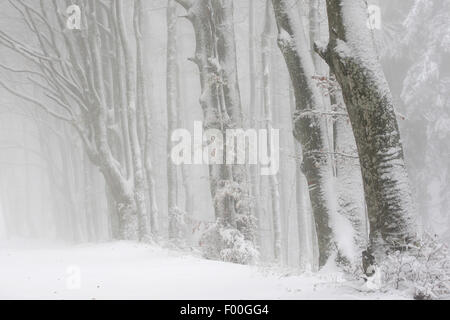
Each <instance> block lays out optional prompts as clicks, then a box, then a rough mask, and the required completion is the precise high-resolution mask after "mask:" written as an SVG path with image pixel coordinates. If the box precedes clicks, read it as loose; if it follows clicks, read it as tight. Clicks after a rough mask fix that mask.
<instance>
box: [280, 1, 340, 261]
mask: <svg viewBox="0 0 450 320" xmlns="http://www.w3.org/2000/svg"><path fill="white" fill-rule="evenodd" d="M272 3H273V7H274V10H275V17H276V21H277V26H278V45H279V47H280V50H281V51H282V53H283V55H284V58H285V61H286V64H287V67H288V70H289V74H290V77H291V81H292V86H293V88H294V94H295V103H296V110H295V114H294V136H295V138H296V139H297V140H298V141H299V142H300V144H301V147H302V153H303V163H302V168H303V171H304V173H305V175H306V179H307V182H308V187H309V195H310V199H311V205H312V210H313V214H314V221H315V224H316V229H317V237H318V244H319V265H320V266H323V265H324V264H325V263H326V262H327V260H328V258H329V256H330V254H331V250H332V241H333V231H332V228H331V224H332V221H331V220H330V219H333V216H335V215H336V201H335V198H334V194H333V188H334V187H333V171H332V167H331V159H330V148H329V142H328V139H327V134H326V121H325V120H324V119H323V117H320V116H318V115H319V114H320V112H322V111H323V110H324V103H323V99H322V97H321V95H320V92H319V90H318V88H317V86H316V84H315V83H314V81H313V76H314V75H315V68H314V63H313V59H312V56H311V53H310V51H309V50H308V47H309V46H308V42H307V39H306V38H305V33H304V31H305V30H304V27H303V23H302V21H301V20H300V17H299V15H298V12H295V11H294V10H292V7H293V3H292V2H291V1H289V0H288V1H286V0H273V1H272Z"/></svg>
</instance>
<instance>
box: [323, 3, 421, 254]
mask: <svg viewBox="0 0 450 320" xmlns="http://www.w3.org/2000/svg"><path fill="white" fill-rule="evenodd" d="M327 12H328V21H329V28H330V42H329V44H328V47H327V48H317V47H316V51H317V52H318V53H319V54H320V55H321V56H322V57H323V58H324V60H325V61H326V62H327V63H328V65H329V66H330V68H331V70H332V71H333V73H334V74H335V75H336V78H337V80H338V82H339V84H340V85H341V87H342V92H343V96H344V101H345V104H346V106H347V110H348V114H349V116H350V121H351V123H352V127H353V132H354V135H355V139H356V144H357V146H358V153H359V159H360V164H361V170H362V176H363V182H364V192H365V198H366V203H367V209H368V216H369V221H370V241H371V245H372V246H375V247H372V249H376V248H377V247H378V246H379V245H381V244H382V243H385V244H387V245H388V247H390V248H393V249H394V248H402V247H403V246H404V245H405V243H408V242H409V241H410V240H411V239H413V238H414V237H415V231H416V229H415V227H414V224H415V222H414V218H413V217H414V205H413V201H412V198H411V192H410V187H409V179H408V175H407V172H406V166H405V161H404V155H403V147H402V143H401V139H400V133H399V129H398V123H397V119H396V116H395V110H394V105H393V100H392V96H391V92H390V90H389V87H388V84H387V81H386V79H385V76H384V74H383V71H382V70H381V65H380V63H379V61H378V57H377V54H376V50H375V47H374V43H373V38H372V34H371V31H370V30H369V29H368V28H367V27H366V20H367V5H366V1H364V0H327Z"/></svg>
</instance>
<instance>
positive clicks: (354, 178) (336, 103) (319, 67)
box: [309, 0, 368, 263]
mask: <svg viewBox="0 0 450 320" xmlns="http://www.w3.org/2000/svg"><path fill="white" fill-rule="evenodd" d="M326 14H327V13H326V3H325V2H323V1H319V0H310V12H309V28H310V33H309V34H310V47H311V48H313V47H314V43H315V42H321V41H322V40H324V39H327V38H328V21H327V19H326ZM312 54H313V60H314V65H315V67H316V76H317V79H318V81H319V83H318V85H319V86H320V82H324V83H322V84H323V86H324V87H323V88H322V89H321V91H322V98H323V100H324V104H325V111H326V112H325V113H324V115H323V117H325V118H326V119H327V123H328V139H329V141H330V146H331V145H332V146H333V147H332V148H331V149H332V150H333V154H332V159H333V171H334V174H335V176H336V196H337V200H338V212H339V213H340V215H341V216H342V217H343V218H345V219H346V220H348V222H350V224H351V226H352V228H353V235H354V236H353V245H346V250H345V252H341V254H342V255H344V256H345V258H347V259H349V260H350V262H352V263H354V262H358V261H359V260H360V257H361V252H362V251H363V250H364V249H365V248H366V247H367V237H368V231H367V219H366V210H365V203H364V193H363V186H362V177H361V170H360V167H359V161H358V155H357V152H356V143H355V139H354V137H353V132H352V128H351V124H350V121H349V119H348V117H347V116H346V111H345V103H344V100H343V98H342V93H341V91H340V89H339V88H338V85H337V84H336V83H335V81H334V80H333V76H332V75H330V70H329V67H328V65H327V64H326V62H325V61H324V60H323V59H322V58H321V57H320V55H318V54H317V53H315V52H313V53H312ZM321 79H322V80H321ZM336 233H337V234H336V237H339V238H344V237H347V236H349V230H346V229H344V228H340V230H336Z"/></svg>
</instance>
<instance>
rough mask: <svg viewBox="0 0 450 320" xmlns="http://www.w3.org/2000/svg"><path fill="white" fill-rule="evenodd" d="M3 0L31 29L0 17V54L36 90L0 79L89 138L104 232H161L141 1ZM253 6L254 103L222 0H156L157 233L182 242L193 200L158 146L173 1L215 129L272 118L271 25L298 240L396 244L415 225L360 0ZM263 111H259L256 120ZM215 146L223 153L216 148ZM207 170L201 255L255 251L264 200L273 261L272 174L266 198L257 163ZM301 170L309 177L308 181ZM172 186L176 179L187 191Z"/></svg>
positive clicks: (367, 249)
mask: <svg viewBox="0 0 450 320" xmlns="http://www.w3.org/2000/svg"><path fill="white" fill-rule="evenodd" d="M73 3H75V4H77V5H78V6H79V7H80V8H81V11H80V12H81V29H80V30H68V29H67V26H66V16H65V11H66V8H68V7H70V5H72V4H73ZM257 4H263V6H264V12H265V14H264V27H263V30H262V37H261V38H260V39H261V40H260V46H261V52H260V56H259V57H258V56H257V50H256V47H257V46H255V42H256V40H255V39H259V35H257V31H256V30H257V28H256V23H255V16H256V11H257V8H256V7H257ZM11 5H12V6H13V7H14V8H15V9H16V10H17V13H18V14H19V15H20V16H21V18H22V19H23V21H24V22H25V26H26V27H27V29H28V32H31V33H32V34H33V35H34V40H33V41H23V40H21V37H20V35H18V34H11V33H7V32H4V31H0V43H1V44H2V45H3V46H5V47H7V48H9V49H10V50H12V51H13V52H15V53H17V54H20V55H21V56H22V57H23V58H25V59H26V61H27V62H26V64H25V65H26V66H27V67H26V69H24V70H18V69H13V68H11V67H9V66H6V65H3V68H6V69H8V70H9V71H11V72H14V73H20V74H26V76H27V79H28V80H29V81H30V82H32V83H33V84H34V86H36V87H37V88H38V90H39V94H37V95H31V94H30V93H29V92H27V93H23V92H22V91H20V90H16V89H14V88H12V87H11V85H9V84H8V83H7V82H5V81H4V80H0V85H1V86H2V87H3V88H5V89H6V90H7V91H9V92H10V93H12V94H14V95H15V96H17V97H20V98H21V99H23V100H25V101H26V102H28V103H32V104H34V105H36V106H38V107H39V108H40V109H41V110H43V111H45V112H46V113H47V114H48V115H51V116H52V117H54V118H56V119H58V120H60V121H64V122H65V123H67V124H68V125H70V126H71V128H72V130H74V131H75V132H76V133H77V134H78V138H79V139H80V141H81V142H82V145H83V150H84V152H85V154H86V155H87V157H88V158H89V160H90V162H91V163H92V164H93V165H95V166H96V167H97V168H98V169H99V170H100V172H101V173H102V175H103V177H104V181H105V193H106V195H107V199H108V200H109V204H110V205H109V208H110V211H109V216H110V221H111V222H110V223H111V229H112V234H113V237H114V238H119V239H139V240H141V241H146V240H151V239H153V240H158V239H160V236H161V235H163V234H166V230H161V229H160V228H159V226H158V212H159V210H158V205H157V199H156V189H157V186H156V185H155V169H154V166H153V164H152V152H153V149H154V148H153V147H152V140H153V139H154V131H153V130H152V126H151V120H152V119H151V114H152V113H151V110H152V108H154V105H153V102H152V100H151V99H150V97H151V95H150V94H148V89H149V88H150V86H149V81H148V77H147V76H146V74H145V72H144V70H145V63H146V62H145V60H146V59H151V57H149V56H148V55H147V54H146V52H145V46H144V39H143V36H142V28H143V25H144V23H143V20H144V19H145V13H144V9H143V3H142V1H141V0H133V1H119V0H110V1H92V0H78V1H63V0H61V1H57V0H52V1H42V0H40V1H39V3H37V2H33V3H31V2H27V1H25V0H16V1H11ZM249 6H250V8H249V13H250V15H249V49H250V50H249V75H250V105H249V108H248V110H246V109H245V108H244V107H243V105H242V102H241V89H240V86H241V84H242V83H240V79H239V76H238V62H237V58H238V55H237V50H238V49H237V46H236V34H235V25H236V21H235V17H234V14H235V9H234V2H233V1H232V0H208V1H206V0H168V1H167V8H166V12H167V48H166V49H167V50H166V52H167V59H166V63H167V68H166V90H167V96H166V97H167V98H166V103H167V127H168V134H167V151H168V152H167V164H166V168H167V186H168V188H167V190H168V194H167V200H168V201H167V208H168V210H167V212H168V229H167V234H168V237H169V239H170V240H171V241H172V242H173V243H176V244H179V245H180V244H181V243H182V242H183V239H184V237H185V231H186V225H187V224H189V221H190V219H191V220H192V218H193V217H192V211H193V210H194V208H193V204H192V198H193V197H194V194H193V191H192V190H191V188H190V187H189V177H190V175H189V173H188V170H187V168H186V167H185V166H182V167H180V168H179V167H176V166H175V165H174V164H173V163H172V162H171V159H170V150H171V146H172V141H171V133H172V132H173V130H174V129H176V128H177V127H178V126H179V124H180V123H181V122H180V119H181V118H182V114H183V108H184V107H185V106H183V102H182V101H181V98H180V95H181V93H180V92H181V88H180V87H181V86H180V82H181V77H180V68H179V65H178V47H179V46H178V44H177V40H178V36H177V28H176V26H177V24H178V23H179V19H180V17H179V15H181V17H182V18H183V19H187V20H188V21H189V22H190V24H191V25H192V27H193V30H194V34H195V52H194V53H193V57H192V58H191V59H190V60H191V61H192V62H193V63H194V64H195V65H196V67H197V68H198V78H199V79H198V80H199V82H200V88H201V93H200V96H199V101H200V105H201V109H202V113H203V125H204V129H215V130H217V131H218V132H221V133H225V131H226V130H227V129H234V128H248V127H253V128H256V127H261V128H265V129H271V128H272V127H273V116H272V112H273V111H274V109H275V108H281V106H279V105H276V106H274V104H273V100H274V96H273V90H272V84H271V82H272V81H273V75H272V72H271V71H272V70H273V68H272V67H271V63H272V43H273V39H274V38H273V32H274V31H275V25H276V30H277V31H278V36H277V40H278V41H277V42H278V46H279V49H280V52H281V53H282V55H283V57H284V60H285V64H286V66H287V70H288V72H289V76H290V82H291V87H292V90H291V92H292V99H291V119H292V129H293V134H294V137H295V140H296V142H295V150H292V151H293V153H294V154H295V157H296V158H297V161H296V163H297V168H296V171H297V173H296V177H297V178H296V185H297V189H296V201H297V211H298V215H297V224H298V232H297V233H298V239H299V243H300V246H299V250H302V251H307V250H309V251H312V252H316V253H315V255H314V258H313V257H309V258H307V259H309V260H317V261H318V266H323V265H325V263H326V262H327V261H328V260H329V259H330V257H332V256H334V254H337V256H338V258H339V261H346V262H350V263H359V261H360V259H361V257H362V256H363V257H364V258H365V261H369V260H371V259H370V257H371V255H373V254H374V253H377V254H384V252H385V249H386V248H387V249H388V250H390V249H399V248H402V249H403V248H406V247H407V244H408V243H410V242H411V241H413V240H414V239H415V237H416V234H415V233H416V231H417V230H416V226H415V221H414V219H413V217H414V205H413V201H412V199H411V194H410V189H409V185H408V184H409V182H408V177H407V173H406V167H405V162H404V155H403V147H402V144H401V140H400V134H399V129H398V124H397V120H396V114H395V110H394V104H393V99H392V96H391V93H390V90H389V87H388V85H387V82H386V79H385V77H384V74H383V72H382V70H381V66H380V63H379V61H378V57H377V53H376V50H375V47H374V46H375V44H374V42H373V37H372V34H371V30H370V29H368V28H367V26H366V21H367V5H366V2H365V1H363V0H327V1H326V3H325V2H324V1H319V0H310V1H307V2H306V1H301V2H298V1H294V0H273V1H269V0H268V1H264V2H261V1H256V0H251V1H249ZM183 10H184V13H181V11H183ZM324 17H327V19H324ZM274 22H275V23H274ZM324 41H326V42H327V44H326V45H323V42H324ZM259 61H261V65H260V66H257V64H258V62H259ZM258 68H261V70H262V71H263V74H262V77H261V78H262V81H261V83H262V88H261V96H262V101H263V104H262V107H261V108H258V104H257V98H256V97H257V92H258V88H257V73H258V72H257V70H258ZM259 116H262V118H263V121H258V120H257V119H258V117H259ZM223 156H224V158H227V155H226V153H225V154H224V155H223ZM358 159H359V161H358ZM208 178H209V185H210V192H211V199H212V202H213V207H214V216H215V223H213V224H212V225H209V226H208V229H207V230H206V232H204V234H203V238H202V240H201V243H202V244H203V250H204V253H205V255H206V256H207V257H209V258H214V259H222V260H226V261H233V262H239V263H249V262H251V261H253V260H255V259H256V258H257V256H258V249H262V248H261V243H262V241H261V237H262V235H261V228H262V226H261V221H262V220H263V212H264V211H265V210H266V209H265V208H264V204H270V209H269V210H268V211H269V212H270V215H271V217H272V222H271V226H270V227H271V229H272V230H273V231H272V232H273V241H272V243H273V253H274V258H275V260H276V261H280V260H281V257H282V233H283V231H286V229H285V228H284V227H283V225H282V221H283V214H286V213H285V212H283V211H282V208H283V205H284V204H283V202H282V197H281V195H280V189H281V187H280V180H279V179H280V176H277V175H273V176H270V177H269V179H268V180H267V181H266V182H265V183H267V186H268V187H269V188H268V189H269V191H268V195H269V198H270V200H267V199H266V200H263V194H262V193H263V192H262V190H261V187H260V186H261V184H264V181H263V182H261V181H262V179H261V178H260V177H258V170H257V167H254V166H253V167H252V166H246V165H226V164H211V165H209V176H208ZM302 180H306V184H307V186H308V189H307V193H306V194H305V190H304V187H303V182H302ZM179 190H183V191H184V193H185V195H184V199H185V203H184V204H181V203H180V197H179V195H178V191H179ZM306 201H309V203H310V205H307V204H305V202H306ZM309 206H310V208H311V212H309V210H308V207H309ZM284 208H285V207H284ZM283 229H284V230H283ZM314 248H316V249H314ZM301 254H302V253H301ZM308 263H309V264H312V265H315V262H313V261H309V262H308ZM366 267H367V265H366Z"/></svg>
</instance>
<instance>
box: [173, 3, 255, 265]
mask: <svg viewBox="0 0 450 320" xmlns="http://www.w3.org/2000/svg"><path fill="white" fill-rule="evenodd" d="M177 2H178V3H179V4H181V5H182V6H183V7H184V8H185V9H186V11H187V14H186V18H187V19H188V20H189V21H190V22H191V23H192V25H193V27H194V32H195V39H196V50H195V56H194V57H193V58H191V61H193V62H194V63H195V64H196V65H197V66H198V69H199V73H200V74H199V76H200V85H201V97H200V105H201V107H202V110H203V125H204V129H205V130H206V129H215V130H218V131H220V132H222V134H223V136H224V137H225V131H226V130H227V129H233V128H242V126H243V117H242V110H241V100H240V92H239V85H238V74H237V62H236V44H235V34H234V21H233V20H234V18H233V1H230V0H207V1H202V0H195V1H194V0H193V1H189V0H177ZM224 151H226V150H224ZM223 156H224V159H226V157H227V155H226V152H224V155H223ZM209 171H210V174H209V176H210V188H211V195H212V198H213V203H214V210H215V216H216V219H217V221H218V225H219V228H226V229H228V230H230V232H228V231H227V234H233V232H234V231H233V230H238V231H239V233H240V234H241V236H243V237H244V239H245V240H246V241H248V243H252V242H253V238H254V226H253V225H254V221H253V217H252V216H251V213H250V207H249V203H248V202H249V201H248V198H249V192H248V186H247V184H248V181H247V179H248V177H247V169H246V166H245V165H222V164H214V163H211V164H210V165H209ZM221 236H224V233H222V235H221ZM239 237H240V236H239ZM227 241H228V240H227ZM234 241H235V240H230V241H229V243H234ZM233 245H234V244H233ZM250 251H251V250H250ZM222 258H223V257H222Z"/></svg>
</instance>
